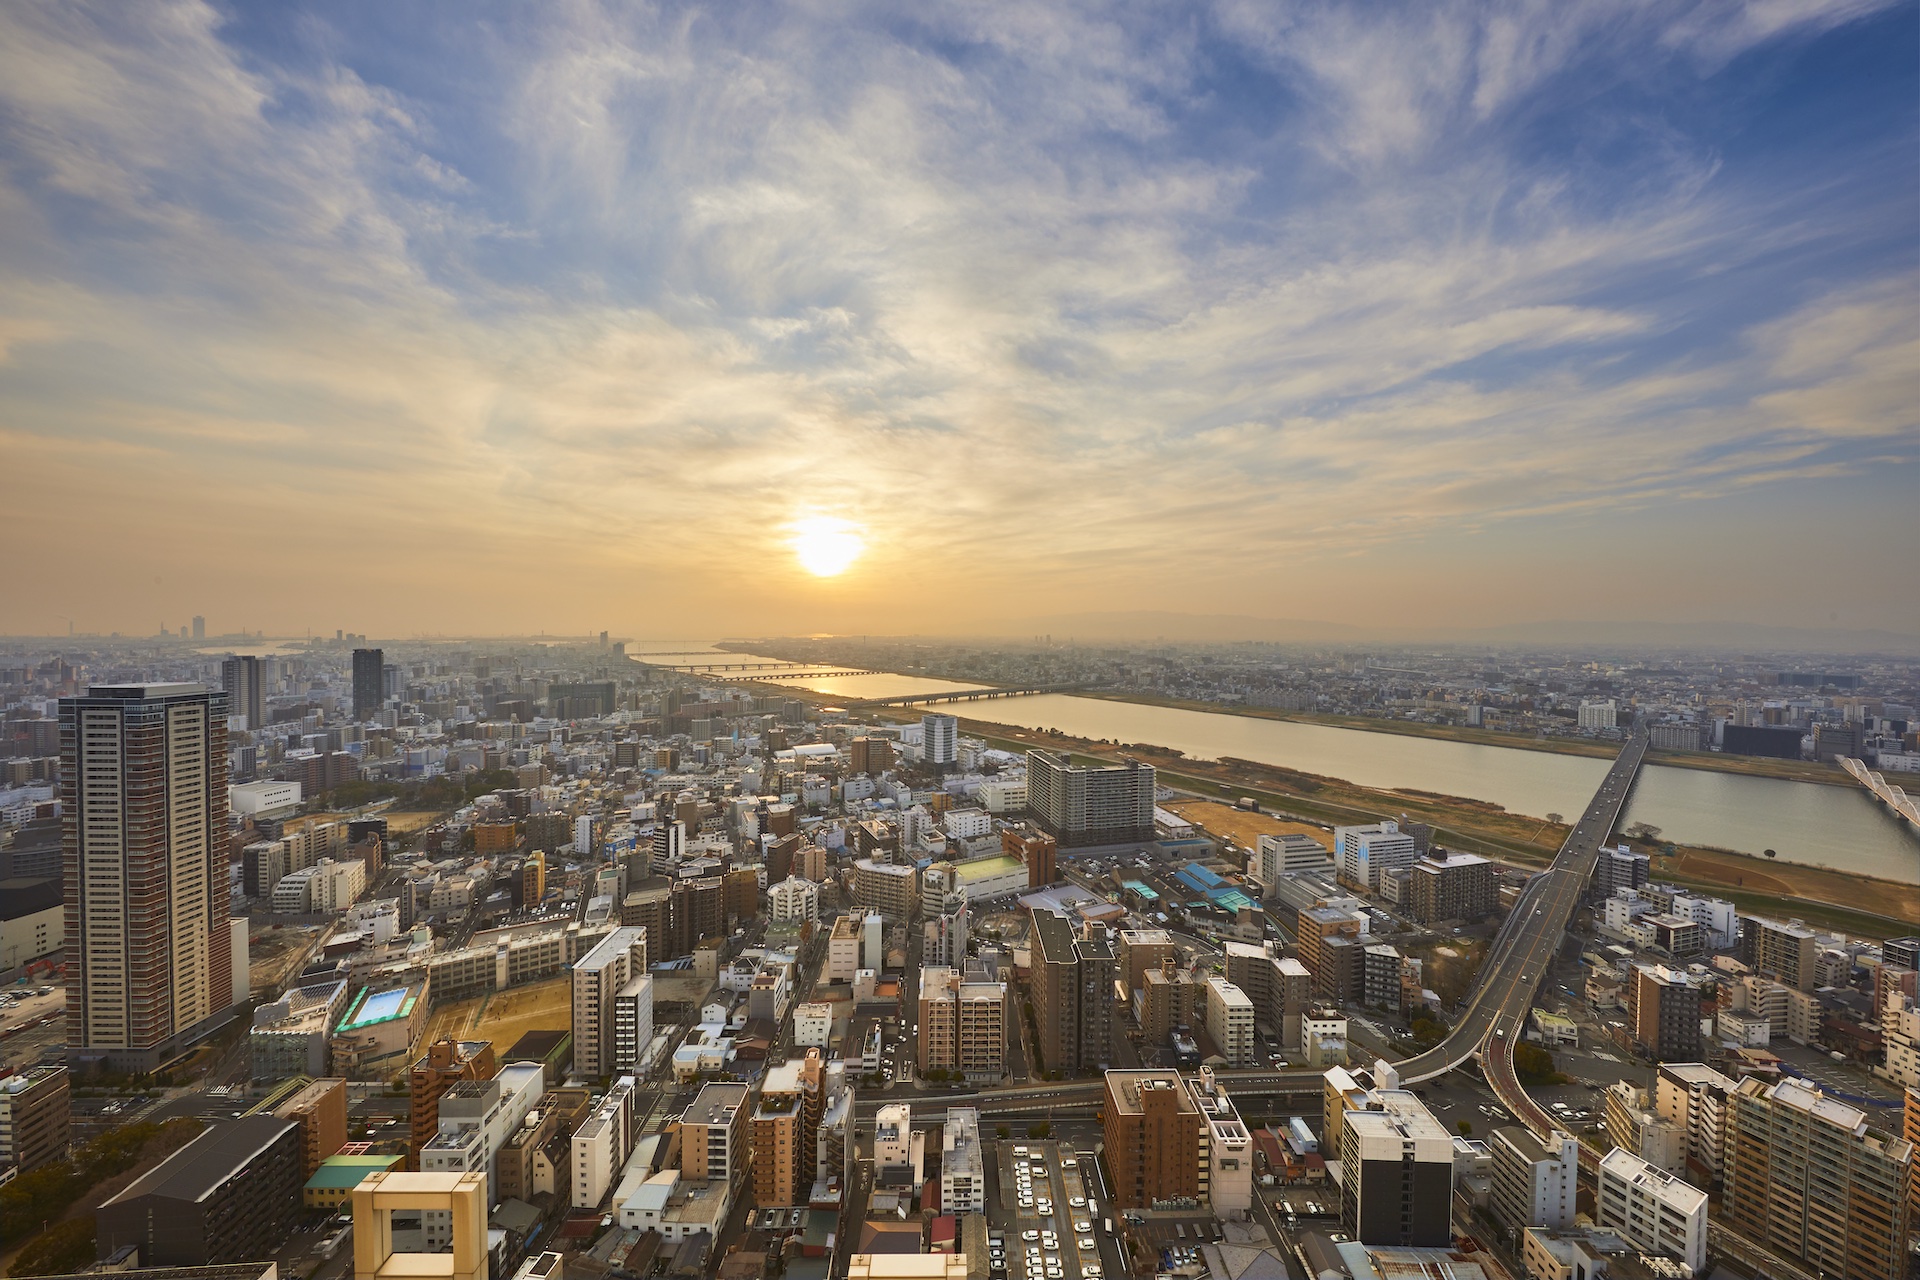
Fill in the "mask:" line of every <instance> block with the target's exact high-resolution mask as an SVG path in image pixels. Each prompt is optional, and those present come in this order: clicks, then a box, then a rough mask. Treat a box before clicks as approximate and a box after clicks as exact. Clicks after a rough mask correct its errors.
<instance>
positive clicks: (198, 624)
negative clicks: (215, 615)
mask: <svg viewBox="0 0 1920 1280" xmlns="http://www.w3.org/2000/svg"><path fill="white" fill-rule="evenodd" d="M193 638H194V639H195V640H205V639H206V638H207V620H206V619H205V618H203V617H201V616H200V615H199V614H195V615H194V617H193Z"/></svg>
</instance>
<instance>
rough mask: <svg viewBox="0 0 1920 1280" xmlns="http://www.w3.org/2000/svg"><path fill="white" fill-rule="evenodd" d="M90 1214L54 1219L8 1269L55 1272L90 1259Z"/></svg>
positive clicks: (24, 1272) (32, 1273)
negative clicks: (59, 1220)
mask: <svg viewBox="0 0 1920 1280" xmlns="http://www.w3.org/2000/svg"><path fill="white" fill-rule="evenodd" d="M93 1254H94V1243H93V1215H92V1214H88V1215H87V1216H86V1217H84V1218H74V1219H72V1220H71V1221H69V1222H57V1223H55V1224H54V1225H53V1226H51V1227H48V1228H47V1229H46V1230H45V1231H42V1232H41V1233H40V1234H39V1235H37V1236H35V1237H34V1238H33V1239H31V1240H29V1241H27V1243H26V1247H25V1248H23V1249H21V1250H20V1252H19V1253H18V1254H16V1255H15V1256H14V1259H13V1266H12V1267H10V1268H9V1271H10V1272H12V1273H15V1274H18V1275H23V1276H57V1275H65V1274H67V1273H69V1272H73V1271H78V1270H80V1268H82V1267H84V1266H86V1265H87V1264H88V1263H89V1262H92V1261H93Z"/></svg>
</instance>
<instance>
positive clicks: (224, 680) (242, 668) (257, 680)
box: [220, 653, 267, 729]
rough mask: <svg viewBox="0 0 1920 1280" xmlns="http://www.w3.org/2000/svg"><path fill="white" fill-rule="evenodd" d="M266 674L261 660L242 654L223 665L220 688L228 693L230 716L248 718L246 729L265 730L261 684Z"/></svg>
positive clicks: (264, 706)
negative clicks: (261, 665) (261, 666)
mask: <svg viewBox="0 0 1920 1280" xmlns="http://www.w3.org/2000/svg"><path fill="white" fill-rule="evenodd" d="M265 674H266V673H265V672H264V671H262V670H261V668H260V659H258V658H256V657H254V656H253V655H252V654H250V653H249V654H239V655H236V656H234V657H231V658H228V659H227V660H226V661H225V662H222V663H221V664H220V687H221V688H222V689H223V690H225V691H226V695H227V714H228V715H232V716H245V717H246V718H247V728H249V729H262V728H265V727H266V723H267V716H266V689H265V686H264V685H263V684H262V683H261V681H262V678H263V677H264V676H265Z"/></svg>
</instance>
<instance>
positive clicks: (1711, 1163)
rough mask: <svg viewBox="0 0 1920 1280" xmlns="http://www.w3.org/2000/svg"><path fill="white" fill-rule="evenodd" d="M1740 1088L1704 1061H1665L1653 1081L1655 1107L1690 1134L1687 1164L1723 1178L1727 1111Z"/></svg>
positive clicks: (1713, 1179)
mask: <svg viewBox="0 0 1920 1280" xmlns="http://www.w3.org/2000/svg"><path fill="white" fill-rule="evenodd" d="M1736 1087H1737V1086H1736V1085H1735V1084H1734V1082H1733V1081H1732V1080H1730V1079H1728V1078H1727V1077H1726V1076H1724V1075H1721V1074H1720V1073H1719V1072H1718V1071H1715V1070H1714V1069H1713V1068H1712V1067H1709V1066H1707V1065H1706V1064H1705V1063H1703V1062H1663V1063H1661V1064H1660V1070H1659V1072H1658V1074H1657V1075H1656V1076H1655V1077H1654V1082H1653V1106H1654V1111H1655V1112H1656V1113H1658V1115H1659V1116H1660V1118H1661V1119H1662V1120H1665V1121H1666V1122H1667V1123H1669V1124H1671V1125H1673V1126H1675V1127H1676V1128H1678V1129H1680V1130H1682V1131H1683V1132H1684V1133H1685V1134H1686V1135H1687V1156H1686V1158H1687V1163H1688V1165H1689V1167H1698V1168H1701V1169H1704V1170H1706V1171H1707V1180H1708V1181H1709V1182H1712V1181H1715V1180H1717V1179H1718V1178H1719V1176H1720V1162H1721V1155H1722V1151H1723V1148H1724V1145H1725V1142H1726V1124H1727V1110H1728V1108H1729V1107H1731V1106H1732V1105H1733V1104H1732V1098H1733V1091H1734V1089H1735V1088H1736Z"/></svg>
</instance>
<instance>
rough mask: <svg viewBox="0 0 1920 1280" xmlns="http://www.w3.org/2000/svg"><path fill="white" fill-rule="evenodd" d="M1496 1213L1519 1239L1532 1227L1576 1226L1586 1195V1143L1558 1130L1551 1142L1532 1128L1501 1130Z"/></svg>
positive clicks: (1496, 1144)
mask: <svg viewBox="0 0 1920 1280" xmlns="http://www.w3.org/2000/svg"><path fill="white" fill-rule="evenodd" d="M1487 1145H1488V1146H1490V1147H1491V1148H1492V1149H1493V1214H1494V1217H1496V1218H1498V1219H1499V1220H1500V1223H1501V1225H1502V1226H1504V1227H1506V1229H1507V1230H1508V1231H1510V1232H1512V1233H1513V1234H1515V1235H1516V1236H1517V1235H1518V1234H1519V1233H1520V1232H1522V1231H1524V1230H1525V1229H1526V1228H1528V1227H1551V1228H1553V1229H1555V1230H1562V1229H1564V1228H1567V1227H1571V1226H1572V1225H1573V1215H1574V1208H1575V1201H1576V1199H1577V1198H1578V1196H1579V1192H1580V1140H1579V1139H1577V1138H1575V1137H1573V1136H1572V1135H1570V1134H1565V1133H1559V1132H1555V1133H1553V1134H1551V1135H1549V1138H1548V1140H1547V1141H1546V1142H1542V1141H1540V1139H1539V1138H1537V1137H1535V1136H1534V1134H1533V1132H1532V1131H1531V1130H1529V1129H1521V1128H1518V1127H1510V1128H1505V1129H1495V1130H1494V1131H1493V1138H1492V1140H1491V1141H1490V1142H1489V1143H1488V1144H1487Z"/></svg>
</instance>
